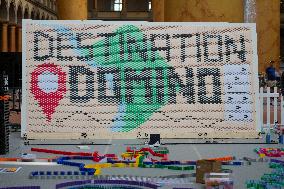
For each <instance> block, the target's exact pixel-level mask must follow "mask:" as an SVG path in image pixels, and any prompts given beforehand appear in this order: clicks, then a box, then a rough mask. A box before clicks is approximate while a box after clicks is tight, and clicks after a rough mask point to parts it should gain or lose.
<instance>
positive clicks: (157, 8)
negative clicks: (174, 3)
mask: <svg viewBox="0 0 284 189" xmlns="http://www.w3.org/2000/svg"><path fill="white" fill-rule="evenodd" d="M152 15H153V21H154V22H164V21H165V17H164V15H165V0H152Z"/></svg>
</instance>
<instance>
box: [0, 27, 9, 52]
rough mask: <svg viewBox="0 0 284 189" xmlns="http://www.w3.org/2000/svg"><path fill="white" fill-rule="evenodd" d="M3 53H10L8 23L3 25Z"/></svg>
mask: <svg viewBox="0 0 284 189" xmlns="http://www.w3.org/2000/svg"><path fill="white" fill-rule="evenodd" d="M1 51H2V52H8V23H2V44H1Z"/></svg>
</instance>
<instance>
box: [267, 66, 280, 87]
mask: <svg viewBox="0 0 284 189" xmlns="http://www.w3.org/2000/svg"><path fill="white" fill-rule="evenodd" d="M274 63H275V61H270V65H269V67H268V68H266V76H267V86H268V87H276V83H277V81H276V69H275V67H274Z"/></svg>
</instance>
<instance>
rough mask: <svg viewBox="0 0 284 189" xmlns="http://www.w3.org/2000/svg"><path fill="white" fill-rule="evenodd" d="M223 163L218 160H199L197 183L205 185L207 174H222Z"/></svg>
mask: <svg viewBox="0 0 284 189" xmlns="http://www.w3.org/2000/svg"><path fill="white" fill-rule="evenodd" d="M221 171H222V163H221V162H220V161H216V160H198V161H197V162H196V183H201V184H205V180H204V175H205V173H211V172H214V173H220V172H221Z"/></svg>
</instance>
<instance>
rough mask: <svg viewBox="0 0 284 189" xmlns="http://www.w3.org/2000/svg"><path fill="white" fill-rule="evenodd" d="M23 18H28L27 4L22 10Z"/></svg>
mask: <svg viewBox="0 0 284 189" xmlns="http://www.w3.org/2000/svg"><path fill="white" fill-rule="evenodd" d="M24 19H29V9H28V7H27V6H26V7H25V10H24Z"/></svg>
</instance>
